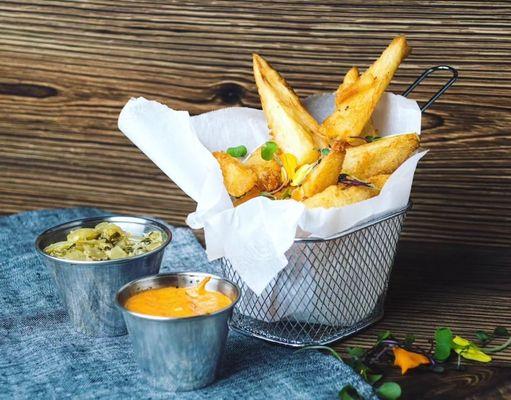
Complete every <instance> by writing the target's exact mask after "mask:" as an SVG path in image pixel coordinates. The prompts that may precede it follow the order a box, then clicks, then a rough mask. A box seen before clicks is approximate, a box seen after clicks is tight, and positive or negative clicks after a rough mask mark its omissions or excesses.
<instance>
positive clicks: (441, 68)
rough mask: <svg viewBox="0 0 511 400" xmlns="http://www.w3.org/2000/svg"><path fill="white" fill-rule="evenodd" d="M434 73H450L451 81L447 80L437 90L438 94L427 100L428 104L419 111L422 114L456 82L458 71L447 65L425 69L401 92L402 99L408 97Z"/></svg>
mask: <svg viewBox="0 0 511 400" xmlns="http://www.w3.org/2000/svg"><path fill="white" fill-rule="evenodd" d="M435 71H451V73H452V77H451V79H449V81H447V83H446V84H445V85H444V86H442V87H441V88H440V90H438V92H436V93H435V94H434V95H433V97H431V99H429V100H428V102H427V103H426V104H424V105H423V106H422V107H421V111H422V112H424V111H426V110H427V109H428V108H429V107H430V106H431V105H432V104H433V103H434V102H435V101H436V99H438V98H439V97H440V96H441V95H443V94H444V93H445V91H446V90H447V89H449V88H450V87H451V86H452V84H453V83H454V82H456V80H457V79H458V70H456V68H453V67H450V66H449V65H437V66H436V67H431V68H429V69H427V70H426V71H424V72H423V73H422V75H421V76H419V77H418V78H417V80H416V81H415V82H414V83H412V84H411V85H410V86H409V87H408V89H406V90H405V91H404V92H403V96H404V97H408V95H409V94H410V93H412V92H413V90H414V89H415V88H416V87H417V86H419V85H420V84H421V82H422V81H423V80H424V79H426V78H427V77H428V76H430V75H431V74H432V73H433V72H435Z"/></svg>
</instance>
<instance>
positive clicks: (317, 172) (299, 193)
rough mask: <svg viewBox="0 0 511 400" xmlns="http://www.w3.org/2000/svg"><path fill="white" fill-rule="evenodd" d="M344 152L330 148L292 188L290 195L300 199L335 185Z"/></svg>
mask: <svg viewBox="0 0 511 400" xmlns="http://www.w3.org/2000/svg"><path fill="white" fill-rule="evenodd" d="M344 154H345V152H344V151H335V150H331V151H330V153H328V154H327V155H326V156H324V157H323V158H322V159H321V162H320V163H319V164H318V165H317V166H316V168H314V170H313V171H312V172H311V173H310V174H309V175H307V177H306V178H305V180H304V181H303V183H302V185H301V186H300V187H298V188H296V189H295V190H293V193H292V194H291V197H292V198H293V199H295V200H298V201H301V200H303V199H306V198H308V197H311V196H314V195H315V194H316V193H319V192H322V191H323V190H325V189H326V188H327V187H329V186H331V185H335V184H336V183H337V179H338V178H339V174H340V173H341V170H342V164H343V161H344Z"/></svg>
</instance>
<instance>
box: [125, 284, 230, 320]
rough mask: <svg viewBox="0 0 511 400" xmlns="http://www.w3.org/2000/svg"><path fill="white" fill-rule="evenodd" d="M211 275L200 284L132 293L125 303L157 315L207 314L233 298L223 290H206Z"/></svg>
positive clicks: (220, 307)
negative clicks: (223, 292) (222, 291)
mask: <svg viewBox="0 0 511 400" xmlns="http://www.w3.org/2000/svg"><path fill="white" fill-rule="evenodd" d="M210 279H211V278H210V277H207V278H204V279H203V280H202V281H201V282H200V283H199V285H198V286H195V287H186V288H175V287H166V288H160V289H149V290H145V291H143V292H140V293H137V294H135V295H133V296H131V297H130V298H129V299H128V300H127V301H126V303H125V305H124V306H125V307H126V308H127V309H128V310H129V311H133V312H136V313H139V314H146V315H153V316H157V317H171V318H185V317H194V316H197V315H207V314H211V313H214V312H215V311H218V310H221V309H222V308H225V307H227V306H229V305H231V303H232V301H231V299H230V298H229V297H227V296H226V295H224V294H222V293H220V292H214V291H208V290H206V288H205V287H206V284H207V283H208V282H209V280H210Z"/></svg>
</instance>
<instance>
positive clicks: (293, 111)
mask: <svg viewBox="0 0 511 400" xmlns="http://www.w3.org/2000/svg"><path fill="white" fill-rule="evenodd" d="M253 64H254V65H253V66H254V77H255V81H256V85H257V90H258V91H259V97H260V98H261V105H262V107H263V111H264V114H265V116H266V120H267V121H268V126H269V128H270V131H271V132H270V133H271V136H272V137H273V140H275V142H276V143H277V144H278V146H279V147H280V149H281V150H282V151H283V152H285V153H291V154H293V155H294V156H295V157H296V159H297V161H298V165H299V166H301V165H303V164H308V163H313V162H314V161H316V160H317V159H318V158H319V151H318V150H317V149H318V148H322V147H325V146H326V140H325V139H324V138H322V137H321V136H320V135H319V124H318V123H317V121H316V120H315V119H314V118H313V117H312V116H311V115H310V114H309V112H308V111H307V110H306V109H305V107H304V106H303V105H302V103H301V102H300V99H299V98H298V96H297V95H296V94H295V92H294V91H293V89H292V88H291V87H290V86H289V85H288V83H287V82H286V81H285V80H284V78H283V77H282V76H281V75H280V74H279V73H278V72H277V71H276V70H274V69H273V68H272V67H271V66H270V64H268V62H266V60H264V59H263V58H262V57H261V56H259V55H258V54H253Z"/></svg>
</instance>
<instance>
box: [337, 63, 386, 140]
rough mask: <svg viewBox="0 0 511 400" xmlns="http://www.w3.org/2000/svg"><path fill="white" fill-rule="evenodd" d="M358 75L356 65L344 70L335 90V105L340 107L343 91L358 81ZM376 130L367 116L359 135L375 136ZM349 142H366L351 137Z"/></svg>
mask: <svg viewBox="0 0 511 400" xmlns="http://www.w3.org/2000/svg"><path fill="white" fill-rule="evenodd" d="M359 77H360V74H359V72H358V68H357V67H351V68H350V70H349V71H348V72H346V75H344V79H343V81H342V83H341V84H340V85H339V87H338V88H337V91H336V92H335V106H336V107H340V105H341V103H342V99H343V95H344V92H345V91H346V90H348V89H349V87H350V86H351V85H353V84H354V83H355V82H356V81H358V79H359ZM377 134H378V132H377V131H376V128H375V127H374V124H373V120H372V119H371V118H369V121H367V123H366V124H365V126H364V129H362V133H361V136H362V137H365V136H376V135H377ZM346 141H347V142H348V143H349V144H351V145H352V146H358V145H360V144H364V143H366V142H365V140H364V139H363V138H360V139H358V138H353V137H349V138H348V139H347V140H346Z"/></svg>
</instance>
